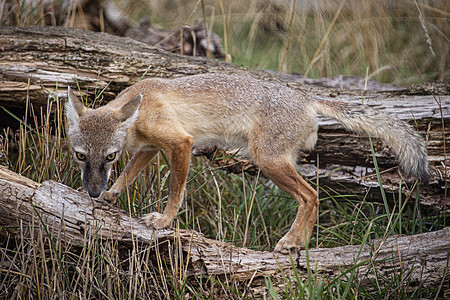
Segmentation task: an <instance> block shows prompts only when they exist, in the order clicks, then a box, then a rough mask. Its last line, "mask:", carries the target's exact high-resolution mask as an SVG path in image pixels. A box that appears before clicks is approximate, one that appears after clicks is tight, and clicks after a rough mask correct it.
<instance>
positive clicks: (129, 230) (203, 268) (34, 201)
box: [0, 167, 450, 294]
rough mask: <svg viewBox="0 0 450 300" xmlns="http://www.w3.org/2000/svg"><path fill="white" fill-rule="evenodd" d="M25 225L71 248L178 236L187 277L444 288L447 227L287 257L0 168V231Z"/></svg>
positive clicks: (13, 231)
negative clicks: (287, 277)
mask: <svg viewBox="0 0 450 300" xmlns="http://www.w3.org/2000/svg"><path fill="white" fill-rule="evenodd" d="M33 219H34V220H33ZM19 224H22V225H21V226H17V225H19ZM27 224H28V225H31V224H40V227H41V229H42V227H45V228H46V230H47V231H49V232H54V231H56V232H59V233H60V234H61V235H62V236H61V237H60V238H61V239H62V240H64V241H66V243H67V244H68V245H69V246H71V247H77V245H83V241H84V240H85V239H86V235H95V236H96V238H99V239H103V240H110V239H111V238H112V239H114V240H115V241H116V242H118V243H120V244H121V245H122V246H123V247H132V244H133V241H139V242H140V243H141V244H142V243H144V244H150V245H156V244H158V245H161V244H162V241H170V243H165V244H164V245H165V246H164V247H170V246H168V245H169V244H172V245H173V244H177V243H178V247H180V249H182V251H183V257H184V261H185V263H186V264H187V266H188V268H187V270H188V275H189V276H208V277H209V276H217V277H219V278H220V277H221V276H222V277H224V276H225V277H227V278H231V279H232V280H233V281H240V282H246V284H248V286H250V287H252V288H255V289H261V281H259V280H257V279H258V278H264V277H267V276H271V278H272V279H273V280H276V279H277V278H278V279H280V278H281V277H282V273H283V272H284V273H285V274H292V271H293V268H294V267H295V268H296V269H297V271H298V272H300V275H301V277H302V278H305V276H307V275H306V274H307V273H308V272H313V273H314V272H317V276H318V277H319V278H322V279H323V280H325V281H327V280H331V279H333V278H336V277H338V276H341V277H342V278H345V276H348V275H349V273H347V272H350V271H349V270H355V271H356V272H354V274H355V276H357V278H358V281H359V282H360V284H361V286H362V287H364V288H366V289H368V290H376V286H377V285H378V288H381V289H382V288H383V287H384V286H385V285H388V284H390V280H391V279H392V277H393V276H399V275H398V274H403V275H402V276H403V277H402V278H401V280H404V282H409V284H410V285H415V284H420V285H422V286H424V287H429V286H439V285H441V284H442V283H444V284H443V285H442V291H444V294H445V293H446V292H448V289H449V288H450V287H449V286H448V282H449V279H450V273H449V271H448V264H449V259H448V258H449V255H450V252H449V249H450V227H447V228H444V229H442V230H439V231H435V232H428V233H424V234H418V235H414V236H393V237H389V238H387V239H380V240H374V241H370V242H368V243H367V244H365V245H354V246H344V247H336V248H331V249H326V248H318V249H310V250H309V251H308V253H307V252H306V251H301V252H300V253H299V255H298V256H295V257H293V258H291V257H290V256H288V255H281V254H277V253H273V252H261V251H254V250H250V249H245V248H239V247H235V246H233V245H231V244H227V243H224V242H221V241H215V240H212V239H208V238H206V237H205V236H204V235H203V234H200V233H198V232H195V231H192V230H175V229H174V230H170V229H169V230H159V231H154V230H153V229H149V228H147V227H146V226H145V225H144V224H142V223H140V222H139V219H138V218H137V217H135V216H130V215H129V214H128V213H127V212H125V211H122V210H120V209H118V208H116V207H113V206H110V205H106V204H104V203H96V202H93V201H92V200H91V199H90V198H89V197H88V196H87V195H86V194H85V193H82V192H78V191H75V190H73V189H71V188H69V187H67V186H65V185H62V184H59V183H57V182H54V181H46V182H44V183H42V184H38V183H36V182H34V181H32V180H30V179H28V178H25V177H23V176H20V175H18V174H16V173H14V172H11V171H9V170H7V169H5V168H4V167H0V226H2V227H3V230H1V231H0V233H1V234H3V235H4V234H6V232H7V233H8V234H10V235H13V236H14V235H18V236H20V235H23V234H24V231H23V230H22V231H20V229H23V228H24V227H26V226H27ZM130 252H131V251H129V253H130ZM167 253H173V252H170V251H167ZM307 258H309V260H307ZM292 259H293V260H292ZM293 261H294V262H295V263H294V264H293V263H292V262H293ZM353 268H354V269H353ZM375 278H376V280H375ZM397 280H398V278H397ZM375 281H376V283H375ZM248 282H249V283H248ZM262 282H263V283H262V285H264V281H262Z"/></svg>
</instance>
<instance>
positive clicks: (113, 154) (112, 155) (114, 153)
mask: <svg viewBox="0 0 450 300" xmlns="http://www.w3.org/2000/svg"><path fill="white" fill-rule="evenodd" d="M116 155H117V152H113V153H110V154H108V155H107V156H106V161H107V162H111V161H113V160H114V159H115V158H116Z"/></svg>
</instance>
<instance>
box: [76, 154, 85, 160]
mask: <svg viewBox="0 0 450 300" xmlns="http://www.w3.org/2000/svg"><path fill="white" fill-rule="evenodd" d="M75 156H76V158H77V159H78V160H79V161H85V160H86V155H84V154H83V153H81V152H75Z"/></svg>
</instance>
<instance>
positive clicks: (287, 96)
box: [65, 73, 429, 254]
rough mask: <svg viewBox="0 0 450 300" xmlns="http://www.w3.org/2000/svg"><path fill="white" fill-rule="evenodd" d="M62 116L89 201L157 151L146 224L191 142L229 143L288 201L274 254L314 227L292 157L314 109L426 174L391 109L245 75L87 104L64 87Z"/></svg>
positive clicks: (158, 86) (313, 205) (308, 189)
mask: <svg viewBox="0 0 450 300" xmlns="http://www.w3.org/2000/svg"><path fill="white" fill-rule="evenodd" d="M65 115H66V120H67V127H68V131H67V132H68V137H69V141H70V148H71V152H72V153H73V158H74V160H75V161H76V162H77V163H78V164H79V167H80V169H81V179H82V186H83V189H84V190H85V191H86V192H87V193H88V194H89V196H90V197H92V198H96V200H98V201H105V202H109V203H115V202H116V200H117V198H118V197H119V196H120V195H121V194H122V193H123V192H124V191H125V189H126V188H127V186H128V185H129V184H130V183H131V182H133V180H134V179H135V178H136V177H137V175H138V174H139V173H140V172H141V171H142V170H143V168H144V167H145V166H146V165H147V164H148V163H149V162H150V161H151V160H152V158H153V157H154V156H155V155H156V154H157V153H158V152H159V151H163V152H164V154H165V155H166V158H167V160H168V162H169V165H170V170H171V173H170V179H169V196H168V201H167V204H166V206H165V208H164V210H163V212H162V213H158V212H152V213H149V214H146V215H144V216H143V217H142V221H143V222H144V223H145V224H146V225H147V226H149V227H151V228H154V229H163V228H168V227H170V226H171V224H172V222H173V220H174V219H175V217H176V214H177V212H178V210H179V207H180V206H181V203H182V200H183V193H184V189H185V186H186V179H187V176H188V172H189V166H190V161H191V154H192V149H195V148H198V147H210V146H217V147H221V148H225V149H226V148H233V149H234V148H239V149H240V150H241V153H242V155H245V156H247V157H249V158H250V159H251V160H252V162H253V163H254V164H255V165H256V166H257V167H258V168H259V169H260V170H261V171H262V173H263V174H264V175H265V176H266V177H267V178H269V179H270V180H271V181H272V182H273V183H275V184H276V185H277V186H278V187H279V188H280V189H281V190H283V191H285V192H286V193H288V194H289V195H290V196H291V197H292V198H293V199H294V200H295V201H296V202H297V203H298V209H297V213H296V217H295V220H294V222H293V223H292V225H291V227H290V229H289V231H288V232H287V233H286V234H285V235H284V236H283V237H282V238H281V239H280V240H279V241H278V243H277V244H276V246H275V248H274V251H275V252H279V253H283V254H288V253H293V252H296V251H299V250H301V249H305V247H306V246H307V243H308V241H309V239H310V237H311V234H312V231H313V227H314V226H315V224H316V218H317V211H318V205H319V200H318V194H317V192H316V190H315V189H314V188H313V187H312V186H310V185H309V184H308V183H307V182H306V180H305V179H303V178H302V176H300V174H299V173H298V172H297V170H296V168H295V162H296V158H297V153H298V152H299V150H303V151H310V150H312V149H313V148H314V146H315V144H316V141H317V131H318V119H317V118H318V115H322V116H325V117H329V118H332V119H334V120H336V121H338V122H339V123H341V124H342V125H343V127H344V128H346V129H347V130H349V131H352V132H355V133H357V134H366V135H369V136H370V137H374V138H379V139H381V140H382V141H383V142H384V143H385V144H387V145H388V146H389V147H390V149H391V150H392V151H393V152H394V154H395V156H396V159H397V161H398V164H399V168H400V170H401V172H402V173H403V174H404V175H405V176H407V177H415V178H417V179H418V180H420V181H421V182H426V181H427V180H428V178H429V170H428V160H427V151H426V145H425V141H424V140H423V138H422V137H421V136H420V134H419V133H417V132H416V131H415V130H414V129H413V127H412V126H411V125H409V124H408V123H406V122H404V121H402V120H400V119H398V118H397V117H395V116H394V115H391V114H387V113H384V112H382V111H379V110H376V109H373V108H370V107H369V106H366V105H363V104H354V103H347V102H341V101H332V100H325V99H321V98H319V97H316V96H312V95H310V94H308V93H307V92H305V91H303V90H300V89H293V88H290V87H288V86H287V85H286V84H283V83H278V82H272V81H265V80H261V79H256V78H253V77H251V76H248V75H238V74H222V73H208V74H200V75H191V76H184V77H177V78H171V79H163V78H148V79H143V80H141V81H139V82H137V83H135V84H133V85H131V86H130V87H128V88H126V89H125V90H123V91H122V92H121V93H119V95H118V96H117V97H116V98H115V99H114V100H112V101H110V102H109V103H107V104H106V105H104V106H100V107H98V108H96V109H92V108H87V107H86V106H84V104H83V103H82V102H81V101H80V100H79V99H78V98H77V96H76V95H75V93H74V92H73V90H71V89H70V87H69V88H68V101H67V102H66V104H65ZM125 149H126V150H127V151H130V152H131V153H134V154H133V156H132V158H131V159H130V160H129V162H128V163H127V165H126V167H125V169H124V170H123V171H122V173H121V174H120V175H119V177H118V179H117V180H116V181H115V182H114V183H113V184H112V186H111V187H110V188H109V189H108V180H109V177H110V174H111V168H112V166H113V164H114V163H115V162H117V160H118V159H119V157H120V156H121V153H122V152H123V151H124V150H125Z"/></svg>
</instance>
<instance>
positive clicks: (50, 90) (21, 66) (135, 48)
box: [0, 27, 450, 211]
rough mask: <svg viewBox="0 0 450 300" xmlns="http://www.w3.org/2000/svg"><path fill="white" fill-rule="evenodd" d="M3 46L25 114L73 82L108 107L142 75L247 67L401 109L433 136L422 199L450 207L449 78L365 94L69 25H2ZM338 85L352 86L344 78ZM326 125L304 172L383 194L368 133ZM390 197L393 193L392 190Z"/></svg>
mask: <svg viewBox="0 0 450 300" xmlns="http://www.w3.org/2000/svg"><path fill="white" fill-rule="evenodd" d="M0 47H1V50H2V51H1V52H0V106H4V107H8V109H9V110H10V111H13V112H14V113H16V114H18V115H19V116H20V114H23V115H24V114H25V107H26V102H27V101H30V102H31V103H32V104H33V105H35V106H46V105H47V103H48V102H49V101H54V99H55V98H56V96H59V97H62V98H65V97H66V92H67V86H68V85H71V86H72V87H76V86H77V85H79V87H80V89H81V90H80V92H81V94H83V96H86V97H87V99H88V100H89V101H93V100H94V99H95V98H96V95H97V94H98V93H99V92H100V91H102V90H103V89H105V90H104V92H103V94H102V96H101V97H100V99H97V100H96V102H97V103H98V104H100V105H101V104H103V103H105V102H107V101H109V100H111V99H113V98H114V97H115V95H117V93H119V92H120V91H121V90H123V89H125V88H126V87H128V86H129V85H131V84H133V83H135V82H137V81H139V80H140V79H141V78H142V77H176V76H183V75H193V74H199V73H207V72H226V73H238V74H244V73H245V74H246V75H249V76H253V77H256V78H260V79H265V80H270V81H279V82H283V83H284V84H287V85H289V86H290V87H292V88H294V89H304V90H307V91H308V92H309V93H310V94H311V95H317V96H320V97H322V98H327V99H330V100H331V101H335V100H339V101H349V102H357V103H361V102H364V103H365V104H367V105H369V106H372V107H376V108H377V109H380V110H384V111H387V112H390V113H393V114H395V115H397V116H398V117H399V118H401V119H403V120H405V121H407V122H409V123H411V124H413V125H414V126H415V127H416V128H417V129H418V130H419V132H420V133H421V135H422V136H424V137H427V140H428V147H427V148H428V154H429V163H430V166H431V168H432V170H431V171H432V172H431V174H432V179H431V181H430V185H429V186H425V187H423V188H421V190H420V191H421V201H422V203H423V204H425V205H429V206H432V207H433V208H438V209H442V208H450V197H448V193H447V185H448V181H449V179H450V170H449V167H448V166H449V164H450V159H449V157H448V155H447V153H446V152H448V149H450V134H446V133H447V132H449V130H450V95H449V94H450V92H449V91H450V84H449V83H442V84H439V88H434V89H433V88H432V89H429V90H423V89H422V90H421V89H395V88H393V87H392V86H389V87H388V88H386V89H385V90H383V86H381V87H380V86H376V87H374V88H376V89H377V90H371V91H365V92H363V91H360V90H359V91H357V90H345V89H337V88H331V89H330V88H324V87H323V85H324V84H323V82H321V83H320V84H321V85H322V86H321V87H319V86H312V85H301V84H299V83H298V82H297V81H298V80H296V78H295V77H292V76H287V77H286V76H285V81H283V80H282V79H281V78H280V77H278V76H276V75H274V74H272V73H268V72H263V71H249V70H244V69H242V68H240V67H237V66H235V65H233V64H230V63H225V62H222V61H218V60H212V59H206V58H201V57H188V56H182V55H177V54H173V53H169V52H165V51H163V50H160V49H157V48H154V47H151V46H148V45H145V44H143V43H140V42H137V41H135V40H132V39H128V38H123V37H117V36H113V35H109V34H104V33H98V32H89V31H84V30H79V29H68V28H62V27H26V28H16V27H5V28H1V29H0ZM311 82H314V81H311ZM315 82H316V83H317V81H315ZM328 86H332V85H328ZM339 86H344V87H345V86H348V87H351V86H353V85H351V84H350V85H345V84H341V83H340V84H339ZM355 86H356V85H355ZM370 86H371V85H369V87H370ZM432 86H433V85H432ZM436 86H437V84H436ZM386 90H387V91H386ZM435 94H438V95H437V96H436V95H435ZM36 111H38V110H36ZM0 116H1V119H3V120H6V119H7V118H8V117H9V116H8V115H7V114H6V113H5V112H3V111H2V110H1V109H0ZM2 122H3V121H2V120H0V123H2ZM7 125H8V124H6V125H5V124H0V126H7ZM319 125H320V129H319V139H318V143H317V146H316V148H315V150H314V152H312V153H309V154H305V155H304V156H302V161H301V163H302V165H303V167H301V172H302V173H304V174H305V176H307V177H308V178H311V179H313V178H314V176H315V175H316V165H317V164H319V167H320V172H319V184H323V185H327V186H328V188H329V191H331V190H334V191H337V192H339V193H346V192H348V189H351V190H352V191H353V194H356V195H361V196H365V195H367V194H370V193H371V194H372V198H373V199H375V200H377V199H380V193H379V192H378V190H376V189H373V188H372V187H375V186H377V185H378V182H377V178H376V176H375V175H374V174H375V173H374V169H373V162H372V152H371V148H370V144H369V142H368V138H367V137H361V136H357V135H355V134H352V133H349V132H347V131H345V130H344V129H343V127H342V126H340V125H339V124H337V123H336V122H334V121H332V120H329V119H321V120H320V123H319ZM374 149H375V156H376V158H377V162H378V165H379V166H380V168H381V169H382V170H391V171H388V172H383V176H382V180H383V183H384V184H385V188H386V189H387V190H388V191H392V192H393V193H398V187H399V182H400V180H401V177H400V176H399V174H398V172H397V171H396V168H393V167H395V166H396V162H395V159H394V157H393V156H392V155H391V154H390V153H391V152H389V151H388V148H387V147H386V146H384V145H383V144H382V143H381V142H379V141H377V140H374ZM237 160H238V164H245V165H246V166H250V165H251V162H247V161H245V160H241V158H238V159H237ZM221 163H225V162H221ZM239 170H240V169H239V168H238V171H239ZM392 170H393V171H392ZM314 181H315V179H314ZM343 186H344V187H343ZM349 187H350V188H349ZM403 192H404V194H405V195H406V194H408V193H409V192H410V191H409V190H407V189H406V188H405V185H403ZM388 196H389V197H391V198H392V197H393V196H392V193H388ZM449 211H450V210H449Z"/></svg>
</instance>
